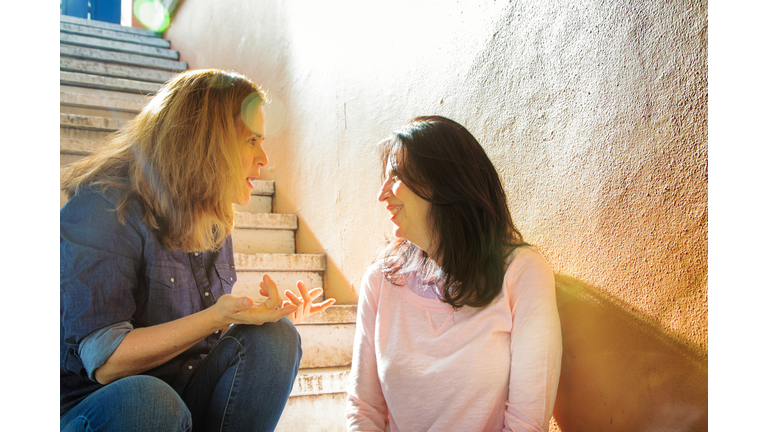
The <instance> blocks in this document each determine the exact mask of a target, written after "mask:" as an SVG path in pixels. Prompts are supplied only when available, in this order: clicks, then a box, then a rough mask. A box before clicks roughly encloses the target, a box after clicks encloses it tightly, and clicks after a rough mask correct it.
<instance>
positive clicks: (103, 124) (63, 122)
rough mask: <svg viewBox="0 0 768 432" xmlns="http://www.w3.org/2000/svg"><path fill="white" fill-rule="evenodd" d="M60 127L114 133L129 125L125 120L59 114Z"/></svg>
mask: <svg viewBox="0 0 768 432" xmlns="http://www.w3.org/2000/svg"><path fill="white" fill-rule="evenodd" d="M59 120H60V122H59V126H61V127H66V128H74V129H87V130H96V131H107V132H114V131H117V130H119V129H120V128H122V127H123V126H125V124H126V123H128V122H127V121H126V120H123V119H114V118H106V117H94V116H83V115H77V114H59Z"/></svg>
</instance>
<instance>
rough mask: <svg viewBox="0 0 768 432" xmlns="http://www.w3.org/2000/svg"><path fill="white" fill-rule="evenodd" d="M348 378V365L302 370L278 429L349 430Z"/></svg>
mask: <svg viewBox="0 0 768 432" xmlns="http://www.w3.org/2000/svg"><path fill="white" fill-rule="evenodd" d="M348 379H349V368H348V367H347V368H322V369H304V370H299V375H298V376H297V377H296V382H295V384H294V385H293V391H292V392H291V396H290V397H289V398H288V403H287V404H286V406H285V409H284V410H283V414H282V415H281V416H280V421H279V422H278V424H277V428H276V429H275V431H283V432H295V431H302V432H337V431H338V432H344V431H346V430H347V429H346V418H345V417H344V408H345V405H346V400H347V392H346V385H347V380H348Z"/></svg>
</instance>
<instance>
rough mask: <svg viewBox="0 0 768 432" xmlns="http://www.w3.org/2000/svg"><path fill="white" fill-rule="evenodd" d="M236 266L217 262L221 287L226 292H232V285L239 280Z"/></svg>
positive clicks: (216, 266)
mask: <svg viewBox="0 0 768 432" xmlns="http://www.w3.org/2000/svg"><path fill="white" fill-rule="evenodd" d="M233 267H234V266H233V265H231V264H229V263H216V265H215V268H216V273H217V274H218V275H219V279H221V288H222V289H223V290H224V293H225V294H231V293H232V286H233V285H234V284H235V282H237V274H236V273H235V269H234V268H233Z"/></svg>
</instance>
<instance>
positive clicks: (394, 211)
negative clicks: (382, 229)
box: [387, 207, 402, 216]
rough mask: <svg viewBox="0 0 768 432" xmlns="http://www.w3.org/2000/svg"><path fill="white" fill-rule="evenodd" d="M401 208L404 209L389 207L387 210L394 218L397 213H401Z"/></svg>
mask: <svg viewBox="0 0 768 432" xmlns="http://www.w3.org/2000/svg"><path fill="white" fill-rule="evenodd" d="M401 208H402V207H387V210H388V211H389V214H390V215H391V216H394V215H396V214H397V212H399V211H400V209H401Z"/></svg>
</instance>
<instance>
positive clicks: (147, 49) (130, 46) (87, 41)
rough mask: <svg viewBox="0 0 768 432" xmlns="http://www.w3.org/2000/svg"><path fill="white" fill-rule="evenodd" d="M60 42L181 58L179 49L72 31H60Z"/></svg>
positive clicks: (160, 56) (175, 59)
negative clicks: (85, 34) (79, 33)
mask: <svg viewBox="0 0 768 432" xmlns="http://www.w3.org/2000/svg"><path fill="white" fill-rule="evenodd" d="M59 42H60V43H63V44H67V45H75V46H80V47H87V48H98V49H103V50H108V51H117V52H122V53H128V54H140V55H144V56H149V57H158V58H162V59H166V60H174V61H177V60H179V53H178V51H174V50H170V49H168V48H160V47H154V46H147V45H144V44H137V43H133V42H121V41H114V40H109V39H102V38H98V37H93V36H83V35H76V34H71V33H64V32H61V33H59Z"/></svg>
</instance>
